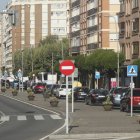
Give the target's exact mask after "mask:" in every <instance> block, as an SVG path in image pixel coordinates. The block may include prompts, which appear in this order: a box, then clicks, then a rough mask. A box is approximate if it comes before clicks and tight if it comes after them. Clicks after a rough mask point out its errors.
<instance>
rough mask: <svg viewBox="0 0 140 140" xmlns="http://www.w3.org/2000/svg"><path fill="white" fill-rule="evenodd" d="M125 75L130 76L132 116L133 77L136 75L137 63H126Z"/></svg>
mask: <svg viewBox="0 0 140 140" xmlns="http://www.w3.org/2000/svg"><path fill="white" fill-rule="evenodd" d="M127 76H130V77H131V83H130V86H131V117H132V116H133V88H134V86H133V77H134V76H138V66H137V65H128V66H127Z"/></svg>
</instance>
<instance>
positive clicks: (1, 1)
mask: <svg viewBox="0 0 140 140" xmlns="http://www.w3.org/2000/svg"><path fill="white" fill-rule="evenodd" d="M10 1H11V0H0V11H2V10H4V9H5V6H6V4H7V3H8V2H10Z"/></svg>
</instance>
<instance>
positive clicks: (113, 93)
mask: <svg viewBox="0 0 140 140" xmlns="http://www.w3.org/2000/svg"><path fill="white" fill-rule="evenodd" d="M128 90H129V87H115V88H111V89H110V91H109V95H110V97H111V100H112V102H113V105H114V106H120V100H121V97H122V96H123V95H124V93H126V92H127V91H128Z"/></svg>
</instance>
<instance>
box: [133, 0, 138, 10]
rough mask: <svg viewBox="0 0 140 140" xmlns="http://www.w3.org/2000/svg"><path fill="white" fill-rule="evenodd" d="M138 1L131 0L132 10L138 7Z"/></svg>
mask: <svg viewBox="0 0 140 140" xmlns="http://www.w3.org/2000/svg"><path fill="white" fill-rule="evenodd" d="M138 1H139V0H132V8H136V7H138Z"/></svg>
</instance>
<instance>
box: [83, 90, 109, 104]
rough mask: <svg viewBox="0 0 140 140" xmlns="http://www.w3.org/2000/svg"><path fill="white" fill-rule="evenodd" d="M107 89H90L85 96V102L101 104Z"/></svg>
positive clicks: (106, 94) (105, 96)
mask: <svg viewBox="0 0 140 140" xmlns="http://www.w3.org/2000/svg"><path fill="white" fill-rule="evenodd" d="M108 93H109V91H108V90H107V89H91V90H90V91H89V93H88V94H87V96H86V98H85V103H86V104H90V105H93V104H102V102H103V101H105V100H106V98H107V96H108Z"/></svg>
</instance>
